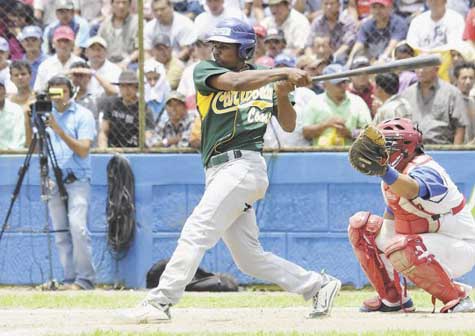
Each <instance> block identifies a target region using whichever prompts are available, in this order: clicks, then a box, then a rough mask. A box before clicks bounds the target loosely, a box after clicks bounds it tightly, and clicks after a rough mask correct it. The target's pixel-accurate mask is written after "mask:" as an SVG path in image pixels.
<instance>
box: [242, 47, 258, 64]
mask: <svg viewBox="0 0 475 336" xmlns="http://www.w3.org/2000/svg"><path fill="white" fill-rule="evenodd" d="M254 50H255V47H254V46H244V45H241V46H240V47H239V57H241V58H243V59H244V60H246V61H247V60H250V59H251V58H252V56H253V55H254Z"/></svg>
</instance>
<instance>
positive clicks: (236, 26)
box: [207, 18, 256, 60]
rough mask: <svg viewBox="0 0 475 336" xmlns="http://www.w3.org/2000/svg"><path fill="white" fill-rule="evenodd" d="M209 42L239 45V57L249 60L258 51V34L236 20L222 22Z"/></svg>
mask: <svg viewBox="0 0 475 336" xmlns="http://www.w3.org/2000/svg"><path fill="white" fill-rule="evenodd" d="M207 41H216V42H223V43H236V44H239V57H240V58H242V59H244V60H248V59H250V58H251V57H252V55H253V54H254V50H255V49H256V34H255V32H254V29H253V28H252V27H251V26H250V25H248V24H247V23H245V22H243V21H241V20H238V19H236V18H226V19H224V20H222V21H220V22H219V23H218V24H217V25H216V28H215V29H214V30H213V31H212V32H211V34H210V35H209V36H208V38H207Z"/></svg>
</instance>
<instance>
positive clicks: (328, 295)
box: [308, 274, 341, 318]
mask: <svg viewBox="0 0 475 336" xmlns="http://www.w3.org/2000/svg"><path fill="white" fill-rule="evenodd" d="M322 276H323V279H324V281H325V280H327V282H325V283H324V284H323V285H322V287H321V288H320V290H319V291H318V292H317V294H315V296H314V297H313V310H312V312H311V313H310V314H309V315H308V317H309V318H317V317H322V316H329V315H330V313H331V310H332V307H333V301H334V300H335V297H336V296H337V294H338V293H339V292H340V288H341V281H340V280H338V279H337V278H334V277H332V276H331V275H328V274H323V275H322Z"/></svg>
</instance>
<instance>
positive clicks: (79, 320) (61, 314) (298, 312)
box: [0, 307, 475, 336]
mask: <svg viewBox="0 0 475 336" xmlns="http://www.w3.org/2000/svg"><path fill="white" fill-rule="evenodd" d="M308 312H309V308H303V307H299V308H285V309H275V308H262V309H256V308H239V309H238V308H236V309H198V308H192V309H184V308H182V309H180V308H176V309H174V310H173V311H172V316H173V320H172V321H171V322H167V323H164V324H156V325H127V324H123V323H121V321H120V320H119V319H118V318H117V316H118V313H119V310H106V309H71V310H66V309H57V310H56V309H2V310H0V335H2V336H3V335H8V336H22V335H25V336H27V335H28V336H31V335H49V334H64V335H74V334H78V333H81V332H91V331H94V330H116V331H124V332H125V331H127V332H147V331H148V332H151V331H163V332H190V333H193V332H210V333H220V332H257V331H267V332H277V331H280V332H285V331H300V332H319V331H320V332H321V331H345V332H362V331H379V330H396V329H397V330H407V329H409V330H426V331H444V330H450V331H456V330H474V331H475V316H474V314H431V313H430V311H419V312H416V313H410V314H403V313H393V314H382V313H372V314H364V313H359V312H357V308H335V309H334V310H333V312H332V316H330V317H326V318H323V319H318V320H315V319H306V318H305V315H306V314H307V313H308Z"/></svg>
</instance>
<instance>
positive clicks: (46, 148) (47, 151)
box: [0, 111, 69, 290]
mask: <svg viewBox="0 0 475 336" xmlns="http://www.w3.org/2000/svg"><path fill="white" fill-rule="evenodd" d="M32 115H33V121H34V132H33V138H32V140H31V143H30V146H29V148H28V153H27V154H26V157H25V160H24V162H23V165H21V167H20V169H19V170H18V179H17V182H16V185H15V189H14V190H13V193H12V195H11V201H10V206H9V207H8V211H7V214H6V216H5V220H4V221H3V225H2V228H1V230H0V243H1V240H2V237H3V233H4V232H5V230H6V229H7V228H8V220H9V219H10V215H11V213H12V210H13V206H14V204H15V201H16V199H17V197H18V194H19V193H20V189H21V185H22V183H23V179H24V177H25V175H26V172H27V171H28V168H29V167H30V161H31V157H32V155H33V153H34V152H35V150H36V149H37V150H38V155H39V165H40V181H41V182H40V183H41V200H42V201H44V202H45V220H46V222H45V230H44V232H46V235H47V240H48V262H49V281H48V282H47V283H46V284H45V285H44V286H42V289H50V290H55V289H57V288H58V284H57V282H56V281H55V280H54V279H53V261H52V242H51V232H52V231H51V230H50V229H49V209H48V202H49V200H50V199H51V195H50V194H51V192H50V189H51V188H50V183H49V178H48V175H49V165H48V161H49V162H50V163H51V167H52V171H53V174H54V177H55V180H56V186H57V187H58V192H59V195H60V197H61V199H62V200H63V202H64V204H65V206H66V208H67V205H68V204H67V203H68V193H67V191H66V188H65V187H64V183H63V174H62V171H61V168H59V166H58V161H57V160H56V155H55V153H54V151H53V146H52V144H51V138H50V135H49V133H48V132H46V125H45V123H44V120H43V117H42V116H41V115H40V114H39V113H36V111H33V114H32ZM66 231H69V230H57V231H53V232H66Z"/></svg>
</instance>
